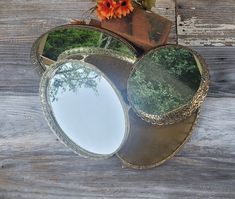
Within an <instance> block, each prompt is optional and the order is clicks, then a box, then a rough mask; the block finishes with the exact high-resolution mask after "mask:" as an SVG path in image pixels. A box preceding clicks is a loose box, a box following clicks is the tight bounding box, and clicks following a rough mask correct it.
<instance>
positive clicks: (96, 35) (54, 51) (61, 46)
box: [31, 25, 137, 73]
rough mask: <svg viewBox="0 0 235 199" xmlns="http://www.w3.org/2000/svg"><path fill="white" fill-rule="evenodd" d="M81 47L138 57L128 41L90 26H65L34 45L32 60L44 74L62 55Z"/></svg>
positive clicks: (43, 37) (43, 36)
mask: <svg viewBox="0 0 235 199" xmlns="http://www.w3.org/2000/svg"><path fill="white" fill-rule="evenodd" d="M80 47H85V48H87V47H94V48H102V49H107V50H113V51H116V52H119V53H122V54H124V55H127V56H128V55H129V56H130V57H136V54H137V51H136V50H135V48H134V47H132V46H131V45H130V44H129V43H128V42H127V41H125V40H123V39H122V38H121V37H119V36H117V35H115V34H113V33H110V32H109V31H106V30H102V29H99V28H96V27H93V26H88V25H64V26H59V27H56V28H54V29H52V30H51V31H49V32H48V33H45V34H43V35H42V36H41V37H40V38H38V40H37V41H36V42H35V44H34V45H33V48H32V52H31V59H32V62H33V64H34V65H36V67H39V69H40V70H41V73H42V72H43V71H45V69H46V68H47V67H48V66H50V65H51V64H53V63H55V62H56V61H57V59H58V56H59V55H60V54H61V53H63V52H64V51H66V50H70V49H74V48H80ZM39 72H40V71H39Z"/></svg>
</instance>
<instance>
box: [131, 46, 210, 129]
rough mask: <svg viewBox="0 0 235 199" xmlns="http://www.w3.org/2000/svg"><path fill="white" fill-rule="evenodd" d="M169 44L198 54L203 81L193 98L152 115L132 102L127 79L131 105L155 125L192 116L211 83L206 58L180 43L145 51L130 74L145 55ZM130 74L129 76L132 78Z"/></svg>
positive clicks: (170, 122) (171, 122) (167, 123)
mask: <svg viewBox="0 0 235 199" xmlns="http://www.w3.org/2000/svg"><path fill="white" fill-rule="evenodd" d="M169 46H177V47H179V48H183V49H186V50H188V51H190V52H191V53H192V54H193V55H194V56H196V57H197V58H198V60H199V62H200V63H201V67H202V71H201V83H200V86H199V88H198V90H197V92H196V94H195V95H194V96H193V98H192V100H190V101H189V102H188V103H187V104H185V105H183V106H181V107H179V108H177V109H174V110H172V111H170V112H168V113H166V114H162V115H152V114H148V113H146V112H144V111H141V110H137V109H136V108H135V106H134V105H133V103H132V102H131V100H130V98H129V92H130V91H129V81H127V98H128V101H129V103H130V106H131V107H132V109H133V110H134V112H135V113H136V114H137V115H138V116H139V117H140V118H141V119H142V120H144V121H146V122H149V123H151V124H153V125H159V126H164V125H170V124H175V123H177V122H180V121H182V120H184V119H186V118H188V117H189V116H191V115H192V114H193V113H194V112H195V111H196V110H197V109H199V108H200V107H201V105H202V103H203V102H204V99H205V98H206V96H207V93H208V90H209V84H210V74H209V70H208V66H207V64H206V62H205V60H204V58H203V57H202V56H201V55H200V54H199V53H198V52H196V51H195V50H193V49H191V48H188V47H185V46H182V45H178V44H167V45H163V46H159V47H156V48H155V49H152V50H151V51H149V52H147V53H145V54H144V55H143V56H142V57H141V58H139V59H138V61H137V62H135V64H134V66H133V69H132V71H131V73H130V76H131V75H132V74H133V72H134V71H135V67H136V65H137V64H138V63H139V61H140V60H141V59H142V58H143V57H144V56H145V55H148V54H149V53H152V52H153V51H154V50H156V49H161V48H166V47H169ZM130 76H129V78H130Z"/></svg>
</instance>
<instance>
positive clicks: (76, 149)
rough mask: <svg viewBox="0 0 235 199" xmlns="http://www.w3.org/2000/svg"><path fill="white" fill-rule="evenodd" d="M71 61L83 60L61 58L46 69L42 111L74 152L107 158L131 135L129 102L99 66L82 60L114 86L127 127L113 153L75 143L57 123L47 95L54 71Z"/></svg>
mask: <svg viewBox="0 0 235 199" xmlns="http://www.w3.org/2000/svg"><path fill="white" fill-rule="evenodd" d="M69 61H73V62H81V61H78V60H69V59H68V60H61V61H59V62H56V63H54V64H53V65H51V67H50V69H48V70H46V71H45V72H44V73H43V76H42V78H41V81H40V87H39V95H40V102H41V106H42V111H43V113H44V116H45V118H46V121H47V123H48V125H49V127H50V129H51V130H52V132H53V133H54V134H55V135H56V136H57V138H58V139H59V140H60V141H61V142H62V143H63V144H64V145H65V146H66V147H68V148H69V149H70V150H72V151H73V152H74V153H76V154H78V155H80V156H81V157H84V158H89V159H107V158H110V157H112V156H113V155H115V154H117V152H118V151H119V150H120V149H121V147H122V146H123V145H124V144H125V142H126V140H127V138H128V136H129V130H130V122H129V114H128V111H129V109H128V106H127V104H126V103H125V102H124V100H123V98H122V95H121V93H120V92H119V90H118V89H117V88H116V86H115V85H114V84H113V82H112V81H111V80H110V79H109V78H108V77H107V76H106V75H105V74H104V73H103V72H102V71H100V70H99V69H98V68H96V67H95V66H93V65H92V64H89V63H86V62H82V63H83V64H85V65H86V66H88V67H91V68H93V69H94V70H95V71H96V72H97V73H99V74H101V75H102V76H103V77H104V78H105V79H106V80H107V81H108V82H109V84H110V85H111V86H112V88H113V89H114V91H115V93H116V95H117V97H118V99H119V100H120V102H121V105H122V109H123V112H124V115H125V124H126V129H125V136H124V138H123V140H122V143H121V145H120V146H119V148H118V149H117V150H116V151H115V152H113V153H111V154H107V155H106V154H105V155H102V154H95V153H92V152H89V151H87V150H85V149H83V148H82V147H80V146H79V145H77V144H75V143H74V142H73V141H72V140H71V139H70V138H69V137H68V136H67V135H66V133H65V132H64V131H63V130H62V129H61V128H60V126H59V124H58V123H57V121H56V119H55V117H54V115H53V111H52V109H51V107H50V105H49V102H48V97H47V93H48V83H49V81H50V78H51V77H53V74H54V72H55V71H56V69H57V68H58V67H59V66H60V65H61V64H63V63H66V62H69Z"/></svg>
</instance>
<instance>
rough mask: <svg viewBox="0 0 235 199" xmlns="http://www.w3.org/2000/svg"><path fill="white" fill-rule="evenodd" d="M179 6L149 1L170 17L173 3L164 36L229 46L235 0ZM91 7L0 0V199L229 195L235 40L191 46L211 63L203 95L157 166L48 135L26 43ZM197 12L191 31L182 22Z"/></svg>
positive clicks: (233, 176) (77, 2)
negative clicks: (94, 152) (183, 139)
mask: <svg viewBox="0 0 235 199" xmlns="http://www.w3.org/2000/svg"><path fill="white" fill-rule="evenodd" d="M177 3H178V4H177V5H175V2H174V1H173V0H159V1H158V7H157V8H154V10H155V11H156V12H158V13H160V14H162V15H163V16H166V17H168V18H169V19H171V20H174V19H175V18H176V16H175V7H177V10H178V26H177V27H176V26H175V27H173V29H172V34H171V38H170V42H171V43H175V42H177V41H179V43H181V44H185V45H195V46H206V45H210V46H218V45H223V46H226V45H227V46H228V45H233V44H234V29H233V25H234V24H235V22H234V5H235V4H234V0H225V1H223V2H222V1H216V0H208V1H205V0H188V1H186V0H177ZM93 5H94V4H93V3H91V1H85V0H84V1H82V0H66V1H64V0H57V1H55V0H51V1H46V0H38V1H35V0H30V1H28V0H21V1H16V0H1V1H0V101H1V103H0V199H15V198H17V199H22V198H23V199H32V198H34V199H55V198H56V199H60V198H61V199H64V198H66V199H67V198H69V199H75V198H76V199H77V198H141V199H142V198H146V199H147V198H163V199H165V198H167V199H168V198H170V199H171V198H172V199H178V198H180V199H188V198H193V199H194V198H195V199H201V198H218V199H221V198H223V199H230V198H231V199H233V198H235V189H234V187H235V142H234V140H235V134H234V132H235V99H234V98H235V89H234V88H235V87H234V86H235V64H234V63H235V56H234V55H235V48H234V47H194V49H195V50H197V51H198V52H199V53H201V54H202V55H203V56H204V57H205V59H206V61H207V63H208V65H209V68H210V74H211V88H210V92H209V97H208V98H207V100H206V102H205V104H204V105H203V107H202V111H201V114H200V119H199V122H198V125H197V127H196V129H195V131H194V134H193V137H192V139H191V141H190V142H189V143H188V144H186V146H185V147H184V149H183V151H182V152H181V153H180V154H178V155H177V156H176V157H175V158H173V159H172V160H170V161H169V162H167V163H166V164H164V165H162V166H160V167H158V168H155V169H152V170H146V171H135V170H131V169H127V168H123V169H122V168H121V164H120V162H119V161H118V159H117V158H115V157H114V158H111V159H108V160H105V161H103V160H102V161H93V160H87V159H83V158H80V157H78V156H77V155H75V154H73V153H72V152H71V151H70V150H68V149H67V148H66V147H64V145H62V144H61V143H60V142H59V141H58V140H57V139H56V137H55V136H54V135H53V134H52V133H51V131H50V129H49V127H48V126H47V123H46V122H45V120H44V117H43V115H42V111H41V107H40V102H39V96H38V84H39V77H38V75H37V73H36V72H35V71H34V70H33V68H32V65H31V63H30V60H29V52H30V48H31V45H32V43H33V41H34V39H35V38H36V37H38V36H39V35H40V34H42V33H44V32H45V31H47V30H49V29H50V28H52V27H55V26H57V25H62V24H65V23H67V22H68V21H69V20H70V19H71V18H79V16H81V14H82V12H83V11H84V10H87V9H88V8H90V7H92V6H93ZM211 5H213V6H211ZM215 12H217V13H220V14H217V13H215ZM179 16H180V18H179ZM194 16H195V17H197V20H196V21H195V23H192V26H193V28H194V30H196V31H194V32H192V30H191V26H190V25H187V23H186V22H188V21H189V22H190V20H191V18H192V17H194ZM193 19H194V18H193ZM174 21H175V20H174ZM181 22H183V25H180V24H181ZM205 24H212V25H211V26H208V25H205ZM215 24H216V25H217V26H215ZM224 24H229V26H224ZM195 27H196V29H195ZM228 27H229V28H228ZM183 28H185V31H183ZM205 28H206V29H205ZM218 28H219V31H218ZM176 29H177V30H176ZM176 31H178V33H179V35H178V37H179V38H178V39H179V40H177V35H176V34H175V33H176ZM183 32H186V33H187V34H186V33H183ZM231 38H232V40H231ZM227 41H229V42H227Z"/></svg>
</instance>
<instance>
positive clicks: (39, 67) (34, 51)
mask: <svg viewBox="0 0 235 199" xmlns="http://www.w3.org/2000/svg"><path fill="white" fill-rule="evenodd" d="M64 28H78V29H79V28H87V29H92V30H95V31H99V32H102V33H106V34H107V35H109V36H112V37H114V38H115V39H118V40H120V41H121V42H122V43H124V44H125V45H126V46H127V47H128V48H129V50H130V51H131V52H132V53H133V54H134V55H135V56H136V57H138V56H139V55H140V54H139V53H138V51H137V49H136V48H135V47H134V45H132V44H131V43H130V42H128V41H127V40H125V39H124V38H123V37H121V36H119V35H117V34H115V33H114V32H111V31H108V30H106V29H102V28H99V27H96V26H92V25H87V24H79V25H77V24H76V25H75V24H65V25H61V26H56V27H54V28H52V29H50V30H49V31H47V32H45V33H43V34H42V35H41V36H39V37H38V38H37V39H36V40H35V42H34V43H33V45H32V48H31V51H30V60H31V63H32V64H33V66H34V69H35V70H36V71H37V72H38V74H39V76H41V75H42V74H43V72H44V71H45V70H46V67H45V66H44V65H43V64H42V62H41V61H40V58H39V57H38V48H39V44H40V41H41V39H42V38H43V37H44V36H45V35H46V34H49V33H51V32H53V31H56V30H61V29H64Z"/></svg>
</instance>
